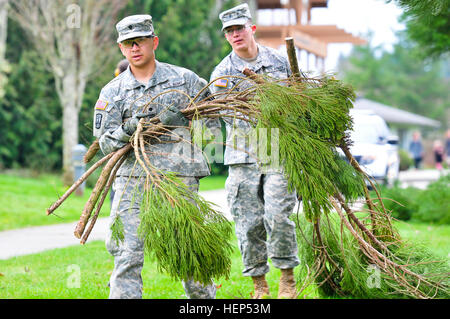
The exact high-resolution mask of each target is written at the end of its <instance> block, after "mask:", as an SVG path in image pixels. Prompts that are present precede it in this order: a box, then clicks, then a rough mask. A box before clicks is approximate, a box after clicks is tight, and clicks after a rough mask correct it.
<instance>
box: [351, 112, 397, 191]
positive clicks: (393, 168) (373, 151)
mask: <svg viewBox="0 0 450 319" xmlns="http://www.w3.org/2000/svg"><path fill="white" fill-rule="evenodd" d="M350 115H351V116H352V118H353V130H352V132H350V138H351V140H352V141H353V145H352V146H351V147H350V152H351V153H352V155H353V157H354V158H355V160H356V161H357V162H358V163H359V165H360V166H361V168H362V169H363V170H364V171H365V172H366V173H367V175H369V176H371V177H372V178H373V179H375V180H376V182H377V183H382V184H387V185H393V183H394V181H395V180H396V179H397V178H398V172H399V167H400V158H399V155H398V137H397V136H393V135H391V133H390V131H389V128H388V126H387V124H386V122H385V121H384V120H383V118H381V116H379V115H377V114H375V113H374V112H373V111H371V110H357V109H351V110H350Z"/></svg>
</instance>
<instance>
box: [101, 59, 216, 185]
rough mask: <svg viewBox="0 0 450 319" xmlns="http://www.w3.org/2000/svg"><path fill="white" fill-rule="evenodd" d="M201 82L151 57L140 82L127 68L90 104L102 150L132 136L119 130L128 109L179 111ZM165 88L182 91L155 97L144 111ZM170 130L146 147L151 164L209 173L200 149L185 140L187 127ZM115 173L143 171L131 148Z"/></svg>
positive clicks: (109, 149)
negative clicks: (151, 68)
mask: <svg viewBox="0 0 450 319" xmlns="http://www.w3.org/2000/svg"><path fill="white" fill-rule="evenodd" d="M205 84H206V81H205V80H204V79H202V78H200V77H199V76H198V75H196V74H195V73H194V72H192V71H190V70H187V69H185V68H182V67H178V66H174V65H171V64H167V63H162V62H159V61H156V69H155V72H154V74H153V76H152V77H151V79H150V81H149V83H147V84H146V85H145V84H143V83H141V82H139V81H137V80H136V79H135V77H134V76H133V74H132V72H131V70H130V68H129V67H128V69H127V70H126V71H124V72H123V73H121V74H120V75H119V76H117V77H116V78H114V79H113V80H112V81H111V82H109V83H108V84H107V85H106V86H105V87H104V88H103V89H102V91H101V92H100V97H99V100H98V101H97V103H96V106H95V113H94V130H93V132H94V136H96V137H97V138H98V139H99V144H100V148H101V150H102V152H103V153H104V154H109V153H111V152H113V151H116V150H118V149H120V148H122V147H123V146H124V145H125V144H127V143H128V141H129V140H130V137H131V136H130V135H128V134H127V133H126V132H125V131H124V130H123V126H122V125H123V123H124V122H125V121H127V120H128V119H130V118H131V117H132V116H133V114H135V113H139V112H143V111H152V112H156V114H159V113H160V112H161V111H164V109H165V108H167V107H168V106H169V105H171V104H173V105H175V106H176V107H178V108H179V109H180V110H182V109H184V108H185V107H186V106H187V105H188V104H189V102H190V99H189V97H191V98H193V97H195V96H196V95H197V93H198V92H199V91H200V90H201V89H202V88H203V87H204V86H205ZM169 90H177V91H182V92H184V93H185V94H186V95H187V96H186V95H184V94H182V93H180V92H176V91H171V92H169V93H166V94H162V95H160V96H158V97H156V98H155V99H154V100H153V101H152V103H151V104H150V105H148V107H147V109H146V110H143V109H144V106H146V105H147V104H148V103H149V102H151V100H152V99H153V98H154V97H155V96H157V95H158V94H159V93H161V92H163V91H169ZM205 94H209V91H205ZM188 96H189V97H188ZM202 96H203V95H202ZM171 132H172V134H166V135H163V136H161V137H160V141H159V142H158V143H156V144H152V145H151V146H148V147H146V153H147V154H148V156H149V158H150V162H151V163H152V165H153V166H155V167H156V168H158V169H160V170H162V171H170V172H176V173H178V174H179V175H180V176H200V177H201V176H207V175H209V168H208V165H207V163H206V161H205V159H204V157H203V155H202V152H201V150H200V149H198V148H196V147H194V146H193V145H192V144H191V143H190V141H191V135H190V132H189V130H188V129H186V128H180V127H179V128H175V129H174V130H172V131H171ZM117 176H135V177H138V176H144V170H143V168H142V167H141V166H140V164H139V163H138V162H137V161H136V158H135V155H134V153H133V152H130V153H129V154H128V157H127V159H126V160H125V162H124V163H123V164H122V166H121V167H120V169H119V170H118V172H117Z"/></svg>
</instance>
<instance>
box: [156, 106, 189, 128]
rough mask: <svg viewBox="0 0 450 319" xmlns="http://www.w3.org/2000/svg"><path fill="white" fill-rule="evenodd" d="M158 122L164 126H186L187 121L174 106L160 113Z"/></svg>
mask: <svg viewBox="0 0 450 319" xmlns="http://www.w3.org/2000/svg"><path fill="white" fill-rule="evenodd" d="M159 120H160V121H161V124H163V125H164V126H188V125H189V120H188V119H187V118H186V117H185V116H184V115H183V113H181V111H180V110H179V109H178V108H177V107H176V106H174V105H171V106H169V107H168V108H167V109H165V110H164V111H162V112H161V114H160V115H159Z"/></svg>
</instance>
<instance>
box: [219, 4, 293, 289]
mask: <svg viewBox="0 0 450 319" xmlns="http://www.w3.org/2000/svg"><path fill="white" fill-rule="evenodd" d="M219 18H220V19H221V21H222V24H223V28H222V31H224V33H225V38H226V39H227V41H228V42H229V43H230V45H231V46H232V48H233V50H232V52H231V53H230V54H229V55H228V56H226V57H225V58H224V59H223V60H222V62H220V63H219V64H218V65H217V66H216V68H215V69H214V71H213V73H212V74H211V81H213V80H215V79H218V78H220V77H221V76H226V75H231V76H239V77H243V76H244V75H243V73H242V70H243V69H244V67H247V68H249V69H251V70H252V71H254V72H256V73H257V74H266V75H269V76H271V77H273V78H277V79H282V78H286V77H288V76H290V74H291V73H290V72H291V71H290V68H289V63H288V61H287V59H286V58H285V57H283V56H281V55H280V54H279V53H277V52H276V51H275V50H273V49H271V48H268V47H265V46H262V45H259V44H257V43H256V41H255V39H254V33H255V30H256V26H255V25H252V23H251V15H250V11H249V8H248V5H247V4H243V5H239V6H237V7H234V8H232V9H230V10H227V11H224V12H222V13H221V14H220V15H219ZM241 81H242V80H241V79H239V78H229V77H228V78H222V79H218V80H216V81H215V82H214V84H213V85H212V88H213V91H214V93H220V92H221V91H225V90H229V89H231V88H233V87H235V85H238V86H237V87H235V89H237V90H239V89H240V88H245V87H248V85H250V83H249V81H245V82H247V83H245V82H243V83H242V82H241ZM223 119H224V121H225V124H226V130H227V142H226V145H227V147H226V150H225V165H229V175H228V178H227V180H226V184H225V187H226V190H227V199H228V203H229V207H230V209H231V213H232V215H233V218H234V221H235V223H236V235H237V237H238V241H239V248H240V251H241V254H242V260H243V264H244V270H243V275H244V276H251V277H252V279H253V282H254V287H255V291H254V295H253V297H254V298H263V297H264V296H266V295H269V294H270V291H269V287H268V284H267V282H266V280H265V274H266V273H267V272H269V265H268V263H267V260H268V258H270V259H271V260H272V263H273V265H274V267H276V268H279V269H281V279H280V286H279V291H278V297H279V298H295V296H296V289H295V280H294V275H293V268H294V267H295V266H297V265H298V264H299V260H298V256H297V242H296V235H295V224H294V223H293V222H292V221H291V220H290V219H289V216H290V215H291V214H292V212H293V208H294V206H295V204H296V196H295V193H290V192H289V191H288V189H287V181H286V179H285V177H284V176H283V174H282V168H278V169H274V167H275V166H276V165H274V164H276V163H269V164H271V165H272V166H270V165H269V166H268V163H267V162H264V161H260V160H259V159H258V161H257V155H258V154H257V144H255V143H248V142H246V141H245V138H244V139H243V138H242V136H245V135H247V136H250V135H251V134H253V133H254V132H253V133H252V128H251V126H250V125H249V124H248V122H245V121H242V120H240V119H234V120H230V119H229V118H228V119H227V118H226V117H224V118H223ZM236 132H237V133H236ZM236 141H237V142H236Z"/></svg>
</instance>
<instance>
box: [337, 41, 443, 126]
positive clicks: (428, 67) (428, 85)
mask: <svg viewBox="0 0 450 319" xmlns="http://www.w3.org/2000/svg"><path fill="white" fill-rule="evenodd" d="M416 47H417V46H416V45H415V44H414V43H412V42H411V41H408V40H406V39H405V38H404V37H402V36H400V41H399V42H398V43H397V44H396V45H394V50H393V52H392V53H391V52H387V51H384V50H382V49H380V48H379V47H371V46H370V45H366V46H356V47H354V49H353V51H352V53H351V55H350V56H349V57H348V58H347V59H344V60H342V61H340V63H339V70H340V72H341V73H342V74H341V76H342V77H343V79H344V81H348V82H349V83H351V84H352V85H354V87H355V89H356V91H357V93H358V94H359V95H362V96H364V97H366V98H368V99H372V100H374V101H378V102H380V103H384V104H387V105H392V106H395V107H399V108H402V109H404V110H407V111H410V112H413V113H417V114H421V115H424V116H428V117H432V118H434V119H437V120H441V121H443V120H444V118H445V109H446V108H448V107H449V105H448V101H449V97H450V96H449V91H448V79H446V78H445V77H444V76H443V74H442V72H441V68H442V65H443V63H445V61H429V62H425V61H423V59H421V58H420V57H418V56H416V55H414V54H411V52H412V51H413V50H414V49H415V48H416Z"/></svg>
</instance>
